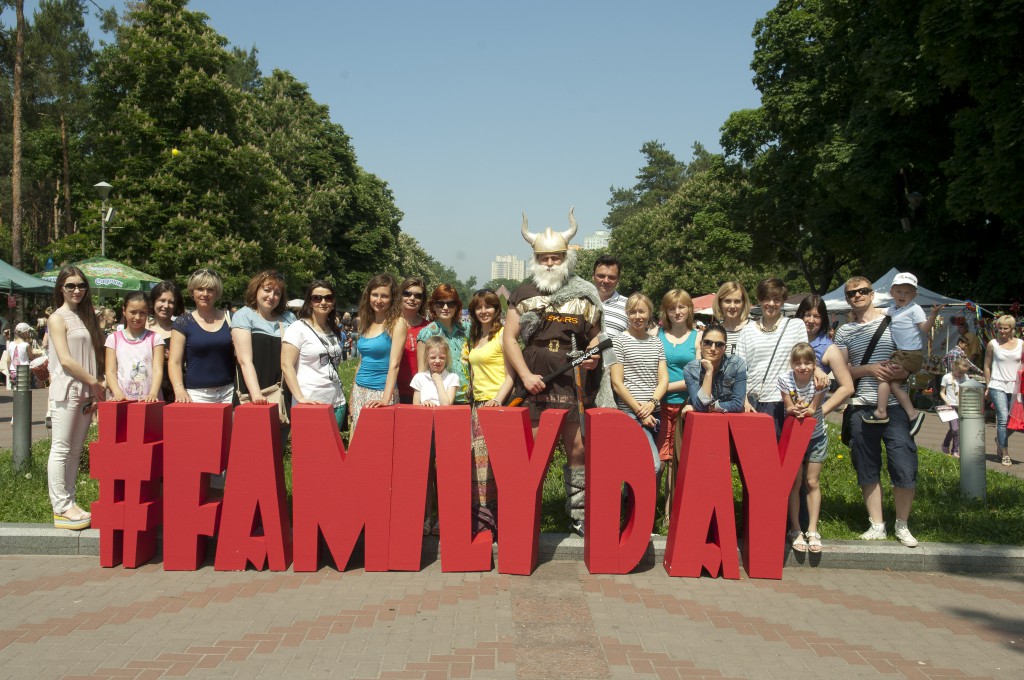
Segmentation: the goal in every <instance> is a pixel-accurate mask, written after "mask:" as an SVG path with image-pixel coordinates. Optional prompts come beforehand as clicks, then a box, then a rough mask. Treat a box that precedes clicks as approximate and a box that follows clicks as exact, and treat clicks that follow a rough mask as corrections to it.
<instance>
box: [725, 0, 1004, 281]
mask: <svg viewBox="0 0 1024 680" xmlns="http://www.w3.org/2000/svg"><path fill="white" fill-rule="evenodd" d="M980 8H981V6H980V5H977V4H975V3H971V2H966V1H965V2H955V3H946V2H940V1H939V0H910V1H909V2H904V3H899V4H896V3H859V2H855V1H854V0H783V1H781V2H779V4H778V5H777V6H776V7H775V8H774V9H772V10H771V11H769V12H768V14H767V15H766V16H765V17H764V18H763V19H761V20H759V21H758V22H757V25H756V26H755V29H754V38H755V43H756V51H755V55H754V61H753V64H752V67H753V70H754V72H755V77H754V83H755V85H756V86H757V87H758V89H759V90H760V91H761V95H762V97H761V107H760V108H758V109H756V110H754V111H742V112H737V113H735V114H733V115H732V116H731V117H730V119H729V120H728V122H727V123H726V125H725V127H724V128H723V137H722V145H723V148H724V149H725V150H726V153H727V155H728V157H729V160H730V162H731V163H733V164H735V165H736V166H738V168H739V169H741V170H742V171H743V172H744V173H745V175H746V177H747V178H748V180H749V182H748V184H747V185H746V187H744V188H743V189H742V198H741V205H742V206H743V208H744V217H743V220H744V222H745V224H746V226H747V229H748V230H749V232H750V233H751V234H752V236H753V238H754V242H755V252H757V253H758V254H760V255H762V256H763V257H764V258H766V260H765V261H767V260H770V259H772V258H778V259H779V260H781V261H782V262H783V263H785V264H786V265H788V266H789V267H791V268H792V269H793V272H794V273H796V274H798V275H799V276H800V277H802V278H803V279H804V280H805V281H806V282H807V284H808V286H809V287H810V288H811V289H812V290H817V291H823V290H827V289H828V288H830V287H832V286H833V285H835V284H836V283H837V281H838V280H839V279H840V277H842V276H843V275H844V272H847V271H849V270H850V269H851V268H854V269H856V270H857V271H860V272H861V273H864V274H866V275H868V276H874V275H877V274H881V273H882V272H884V271H885V270H887V269H888V268H889V267H892V266H897V267H900V268H903V269H910V270H912V271H915V272H916V273H917V274H918V275H919V276H920V277H921V280H922V282H923V283H926V285H929V286H930V287H933V288H937V289H941V290H943V291H944V292H947V293H951V294H960V295H967V296H970V295H972V294H973V295H985V296H996V297H997V298H999V297H1004V299H1005V296H1007V295H1008V294H1009V293H1010V286H1009V285H1008V283H1007V282H1008V281H1012V280H1016V279H1017V278H1020V276H1019V275H1018V272H1020V273H1021V274H1024V264H1020V263H1021V259H1020V258H1019V257H1017V258H1011V260H1012V262H1011V264H1010V267H1011V271H1010V272H1007V271H1006V270H1003V271H1000V272H998V273H989V272H990V271H991V269H992V268H985V267H983V266H982V263H981V260H979V258H977V257H976V256H975V254H976V253H978V252H983V251H984V250H986V249H988V248H991V247H992V244H999V245H1000V246H1001V247H1002V246H1006V247H1008V248H1010V249H1011V252H1014V253H1021V252H1022V250H1024V249H1022V244H1024V238H1022V236H1021V229H1020V222H1019V216H1017V215H1014V214H1013V213H1012V212H1005V211H1003V210H1002V207H1003V206H1005V205H1006V203H1007V202H1005V201H1004V202H1003V204H1002V206H1001V205H1000V204H999V202H998V199H996V200H986V194H984V193H983V191H982V186H983V183H979V182H977V181H975V180H976V179H977V178H979V177H981V176H982V175H981V174H979V172H978V169H979V168H984V172H985V173H989V174H988V175H987V176H990V177H993V178H995V177H996V176H999V178H998V179H995V181H994V182H993V183H992V184H989V185H986V186H988V187H996V189H994V190H993V189H991V188H990V189H987V191H991V192H992V193H993V194H999V191H1000V190H1001V189H1003V188H1007V189H1009V190H1010V191H1011V192H1012V191H1013V190H1014V189H1015V188H1016V187H1014V186H1013V182H1014V181H1015V180H1011V179H1006V178H1004V177H1003V175H1004V172H1003V171H1005V170H1007V169H1009V170H1010V173H1009V174H1010V175H1013V176H1015V177H1019V174H1018V175H1014V173H1013V172H1012V169H1013V168H1014V167H1016V166H1014V165H1013V164H1014V163H1015V162H1016V163H1020V162H1021V161H1020V154H1019V151H1009V152H1008V150H1009V149H1013V148H1014V140H1015V139H1017V140H1019V138H1020V134H1021V132H1020V126H1017V128H1016V129H1015V128H1013V126H1010V128H1006V126H1005V125H1000V124H998V123H997V121H1008V120H1011V119H1012V118H1013V116H1014V115H1019V113H1014V112H1013V111H1012V109H1013V108H1014V105H1013V104H1010V103H1009V102H1012V101H1014V100H1013V99H1012V96H1013V95H1014V93H1016V96H1017V98H1018V99H1017V100H1018V101H1019V96H1020V91H1021V90H1020V85H1019V82H1017V81H1018V80H1019V79H1015V78H1012V77H1011V78H1009V81H1010V82H1009V84H1007V85H1006V87H1007V88H1008V89H1004V90H1001V91H1000V93H999V94H998V95H996V98H998V99H1000V100H1006V101H1005V102H1003V103H1004V104H1005V105H1004V106H1003V107H999V106H997V105H996V104H997V102H994V101H992V100H988V99H987V98H986V97H985V96H982V95H980V94H979V91H980V90H983V89H985V88H986V87H988V86H989V85H992V84H993V79H998V77H999V76H998V75H995V74H999V73H1002V72H1008V73H1011V72H1012V73H1016V72H1017V71H1019V64H1020V63H1021V59H1020V55H1021V48H1020V47H1019V43H1020V41H1019V40H1018V39H1017V35H1018V34H1019V32H1020V27H1021V25H1024V24H1022V21H1021V18H1022V8H1021V6H1020V3H1018V2H1013V1H1012V0H997V1H996V2H994V3H985V4H984V9H980ZM965 26H966V27H967V30H965V31H962V29H963V28H964V27H965ZM961 32H962V33H963V34H964V35H963V36H961V35H957V36H956V39H955V40H954V38H953V36H954V34H959V33H961ZM972 64H973V65H976V66H977V68H974V69H972ZM982 65H983V66H982ZM983 71H984V73H982V72H983ZM969 73H970V74H971V75H968V74H969ZM975 83H977V89H976V88H975ZM1014 88H1016V89H1014ZM1017 108H1018V109H1019V107H1017ZM979 115H980V116H981V117H983V118H985V121H986V124H987V123H991V124H990V125H988V126H987V127H986V124H982V123H981V121H980V119H979V118H978V117H977V116H979ZM997 128H998V129H999V131H1000V132H999V133H998V134H999V135H1000V136H999V143H995V142H994V140H995V139H996V132H995V130H996V129H997ZM996 146H998V147H999V148H1000V149H1001V152H1000V153H999V154H998V155H999V160H997V159H996V155H993V154H994V152H993V149H994V148H995V147H996ZM957 149H962V150H965V153H963V154H958V153H957V151H956V150H957ZM967 150H969V151H967ZM1015 153H1016V160H1014V158H1013V157H1014V154H1015ZM990 161H991V162H990ZM996 167H998V168H999V170H996V171H994V172H993V169H994V168H996ZM1000 195H1001V194H1000Z"/></svg>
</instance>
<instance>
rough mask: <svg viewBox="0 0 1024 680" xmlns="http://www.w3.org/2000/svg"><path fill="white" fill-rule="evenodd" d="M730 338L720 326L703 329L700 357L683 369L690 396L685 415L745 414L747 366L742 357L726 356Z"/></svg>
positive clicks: (713, 325) (684, 409) (684, 411)
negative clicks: (697, 412)
mask: <svg viewBox="0 0 1024 680" xmlns="http://www.w3.org/2000/svg"><path fill="white" fill-rule="evenodd" d="M727 338H728V335H727V334H726V330H725V328H723V327H722V326H721V325H720V324H711V325H710V326H708V327H707V328H705V329H704V337H703V338H701V341H700V347H701V356H700V358H699V359H694V360H693V361H691V362H690V363H688V364H687V365H686V368H684V369H683V375H684V376H685V379H686V385H687V388H688V389H687V392H688V393H689V398H688V401H687V404H686V406H684V407H683V413H688V412H689V411H699V412H701V413H743V403H744V401H745V400H746V396H747V364H746V362H744V361H743V359H742V358H740V357H739V356H737V355H735V354H729V353H727V351H726V350H727ZM787 359H788V355H787Z"/></svg>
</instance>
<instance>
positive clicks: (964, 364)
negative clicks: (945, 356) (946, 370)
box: [953, 357, 971, 373]
mask: <svg viewBox="0 0 1024 680" xmlns="http://www.w3.org/2000/svg"><path fill="white" fill-rule="evenodd" d="M953 368H958V369H960V370H961V371H963V372H964V373H966V372H967V371H968V370H970V368H971V362H970V361H968V360H967V359H965V358H963V357H960V358H959V359H957V360H955V361H954V362H953Z"/></svg>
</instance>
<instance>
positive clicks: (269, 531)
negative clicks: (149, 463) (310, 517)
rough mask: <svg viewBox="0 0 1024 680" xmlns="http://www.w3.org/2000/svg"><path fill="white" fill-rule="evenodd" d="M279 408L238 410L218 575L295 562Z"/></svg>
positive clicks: (251, 406) (278, 568)
mask: <svg viewBox="0 0 1024 680" xmlns="http://www.w3.org/2000/svg"><path fill="white" fill-rule="evenodd" d="M277 409H278V406H277V404H245V405H243V406H239V407H238V408H237V409H235V427H234V430H233V431H232V433H231V453H230V455H229V456H228V472H227V483H226V484H225V486H224V509H223V511H222V513H221V521H220V533H219V534H218V535H217V557H216V559H215V560H214V563H213V567H214V569H216V570H217V571H244V570H245V565H246V563H249V564H252V565H253V566H254V567H256V569H258V570H262V569H263V566H264V565H265V564H267V563H269V565H270V570H271V571H284V570H285V569H287V568H288V565H289V564H291V563H292V523H291V520H290V518H289V517H288V500H287V498H285V488H284V462H283V459H282V454H281V423H280V421H279V420H278V417H277Z"/></svg>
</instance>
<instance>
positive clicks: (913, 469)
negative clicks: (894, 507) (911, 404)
mask: <svg viewBox="0 0 1024 680" xmlns="http://www.w3.org/2000/svg"><path fill="white" fill-rule="evenodd" d="M847 408H852V409H854V411H853V412H852V413H851V419H850V459H851V460H852V461H853V469H854V470H856V471H857V484H858V485H860V486H867V485H869V484H877V483H878V481H879V479H880V477H881V472H882V442H883V441H884V442H885V458H886V460H885V462H886V468H888V470H889V478H890V479H891V480H892V485H893V486H895V487H896V488H899V489H913V488H914V487H915V486H916V485H917V444H915V443H914V438H913V437H911V436H910V419H909V418H907V412H906V411H904V410H903V409H902V408H901V407H899V406H890V407H889V422H888V423H886V424H885V425H869V424H867V423H865V422H864V416H865V415H867V414H870V413H871V412H872V411H873V407H871V406H849V407H847Z"/></svg>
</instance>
